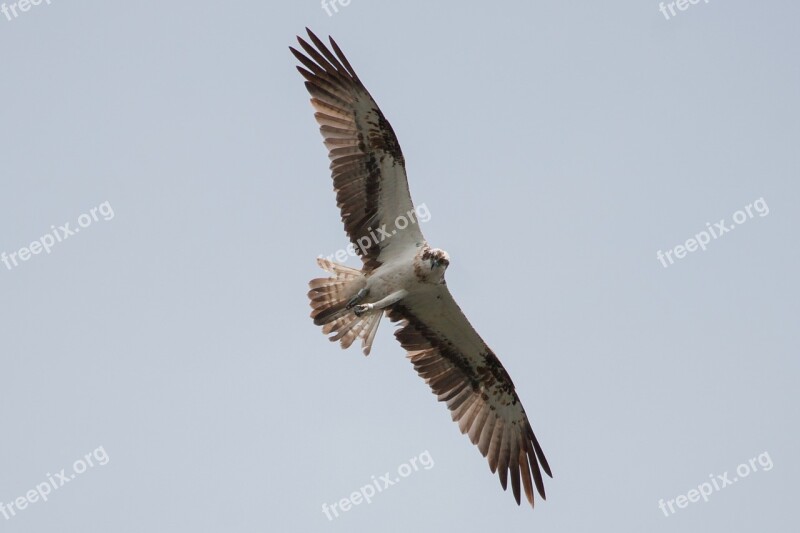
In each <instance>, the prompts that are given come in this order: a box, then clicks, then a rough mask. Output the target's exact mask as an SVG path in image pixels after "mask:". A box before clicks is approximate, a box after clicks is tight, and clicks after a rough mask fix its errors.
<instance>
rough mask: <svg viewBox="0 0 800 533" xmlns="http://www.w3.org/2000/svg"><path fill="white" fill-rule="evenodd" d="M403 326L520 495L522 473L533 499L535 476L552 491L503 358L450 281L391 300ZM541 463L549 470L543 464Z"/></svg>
mask: <svg viewBox="0 0 800 533" xmlns="http://www.w3.org/2000/svg"><path fill="white" fill-rule="evenodd" d="M388 316H389V318H390V319H391V320H392V321H401V322H402V323H401V327H400V329H398V330H397V331H396V332H395V336H396V337H397V340H399V341H400V344H401V345H402V346H403V348H405V349H406V350H407V351H408V358H409V359H411V362H412V363H413V364H414V368H415V369H416V371H417V372H418V373H419V375H420V376H421V377H422V378H423V379H425V382H426V383H427V384H428V385H430V387H431V389H432V390H433V392H434V394H436V395H437V396H438V398H439V401H441V402H446V403H447V407H448V409H450V411H451V415H452V417H453V420H454V421H456V422H458V427H459V429H460V430H461V433H467V434H468V435H469V438H470V440H471V441H472V443H473V444H476V445H477V446H478V449H479V450H480V452H481V454H483V456H484V457H487V458H488V460H489V468H491V470H492V472H495V471H496V472H497V473H498V475H499V476H500V483H501V484H502V486H503V490H505V489H506V487H507V483H508V475H509V474H510V475H511V487H512V490H513V492H514V498H515V499H516V500H517V504H519V503H520V478H521V479H522V486H523V487H524V489H525V496H526V497H527V499H528V502H530V504H531V506H533V489H532V484H531V478H533V484H535V485H536V489H537V490H538V492H539V494H540V495H541V497H542V498H543V499H544V497H545V492H544V483H543V481H542V474H541V470H544V471H545V472H546V473H547V475H548V476H550V477H552V474H551V473H550V467H549V466H548V464H547V459H545V457H544V453H543V452H542V449H541V447H540V446H539V443H538V442H537V440H536V437H535V436H534V434H533V429H532V428H531V424H530V422H529V421H528V417H527V415H526V414H525V409H523V407H522V403H520V400H519V397H518V396H517V393H516V391H515V390H514V384H513V383H512V381H511V378H510V377H509V375H508V373H507V372H506V370H505V368H503V365H502V364H500V361H499V360H498V359H497V357H496V356H495V355H494V353H493V352H492V350H490V349H489V347H488V346H486V343H485V342H483V339H481V338H480V336H479V335H478V333H477V332H476V331H475V330H474V329H473V328H472V326H471V325H470V323H469V321H468V320H467V317H465V316H464V313H463V312H462V311H461V309H460V308H459V307H458V304H456V302H455V300H454V299H453V297H452V296H451V294H450V291H449V290H448V289H447V286H446V285H444V284H441V285H436V286H435V288H434V289H433V293H430V292H429V293H427V294H424V295H411V296H408V297H406V298H405V299H403V300H402V301H401V302H400V303H398V304H396V305H395V306H394V307H392V308H391V310H390V311H389V314H388ZM540 465H541V470H540V468H539V467H540Z"/></svg>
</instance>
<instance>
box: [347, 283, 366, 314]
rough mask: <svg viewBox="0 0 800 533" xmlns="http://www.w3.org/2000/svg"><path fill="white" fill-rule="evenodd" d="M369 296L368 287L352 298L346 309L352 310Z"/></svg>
mask: <svg viewBox="0 0 800 533" xmlns="http://www.w3.org/2000/svg"><path fill="white" fill-rule="evenodd" d="M367 294H369V291H368V290H367V288H366V287H364V288H363V289H361V290H360V291H358V292H357V293H356V295H355V296H353V297H352V298H350V300H349V301H348V302H347V307H346V308H347V309H351V308H352V307H353V306H354V305H356V304H357V303H358V302H360V301H361V300H363V299H364V298H366V296H367Z"/></svg>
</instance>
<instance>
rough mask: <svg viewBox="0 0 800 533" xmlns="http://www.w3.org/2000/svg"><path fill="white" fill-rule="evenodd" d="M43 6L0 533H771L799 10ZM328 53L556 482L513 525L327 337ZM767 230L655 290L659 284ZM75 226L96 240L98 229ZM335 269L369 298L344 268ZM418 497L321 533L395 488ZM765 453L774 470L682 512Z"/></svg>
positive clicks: (20, 108) (791, 440) (334, 215)
mask: <svg viewBox="0 0 800 533" xmlns="http://www.w3.org/2000/svg"><path fill="white" fill-rule="evenodd" d="M339 9H340V10H339V12H338V13H337V14H335V15H334V16H328V15H327V14H326V13H325V11H324V10H323V9H322V7H321V5H320V3H319V2H317V1H316V0H315V1H308V2H305V1H304V2H255V1H245V2H235V3H220V2H207V1H203V0H200V1H197V0H195V1H193V2H188V1H176V2H169V3H158V4H135V3H130V2H127V3H123V2H98V1H88V2H64V1H60V0H52V2H51V4H50V5H47V4H46V3H42V4H40V5H39V6H32V7H31V8H30V10H28V11H26V12H22V13H20V16H19V17H18V18H16V19H12V20H7V18H6V17H5V16H3V15H2V14H0V49H2V50H3V51H4V53H3V54H2V59H1V60H0V68H1V69H2V76H0V96H2V99H1V100H0V123H2V124H3V128H2V129H0V168H2V170H0V175H1V176H2V185H3V191H4V194H2V195H0V227H2V228H4V230H3V231H2V232H1V233H0V252H5V253H7V254H8V253H12V252H19V250H20V249H21V248H23V247H28V246H29V245H30V243H31V242H33V241H34V240H37V239H39V238H40V237H41V236H43V235H44V234H46V233H49V232H52V231H55V229H53V228H51V226H56V227H58V226H61V225H63V224H64V223H66V222H70V223H71V227H73V228H74V227H75V226H76V225H78V220H79V217H80V216H81V215H82V214H84V213H90V211H91V209H92V208H97V207H98V206H100V205H101V204H103V203H104V202H108V204H109V205H110V206H112V208H113V212H114V216H113V218H111V219H109V220H105V219H104V218H103V217H102V216H100V217H99V218H98V220H97V221H93V223H91V224H89V225H87V226H86V227H85V228H81V231H80V233H78V234H76V235H73V236H70V237H69V238H68V239H67V240H64V241H63V242H60V243H57V244H56V245H55V246H53V247H52V250H51V253H50V254H46V253H40V254H37V255H32V256H31V257H30V258H29V259H28V260H27V261H24V262H22V263H20V264H19V265H18V266H17V267H14V268H12V269H10V270H9V269H8V268H6V267H5V266H4V265H3V264H2V263H0V293H2V302H3V305H0V323H2V331H3V343H2V349H0V351H1V352H2V367H1V368H0V420H2V434H3V438H2V439H0V480H2V481H1V482H0V502H2V503H5V504H8V503H9V502H13V501H14V500H15V499H16V498H18V497H20V496H24V495H25V494H26V493H27V491H28V490H30V489H33V488H35V487H36V485H37V484H40V483H42V482H45V481H46V480H47V477H48V476H49V475H53V474H55V473H56V472H58V471H60V470H61V469H62V468H65V469H67V473H69V472H70V471H71V469H72V465H73V462H75V461H76V460H78V459H81V458H85V456H86V455H87V454H92V453H93V451H95V450H97V449H98V448H99V447H102V448H103V450H104V451H105V453H107V457H108V461H107V464H105V465H96V466H94V467H91V468H88V470H86V472H84V473H82V474H80V475H78V476H76V478H75V479H74V480H72V481H70V482H69V484H68V485H65V486H63V487H61V488H59V489H57V490H55V491H53V493H52V494H51V495H50V497H49V500H48V501H47V502H41V501H39V502H36V503H33V504H30V506H28V507H27V508H26V509H24V510H22V511H20V512H18V514H17V516H13V517H12V518H11V519H10V520H5V519H4V518H3V516H2V514H0V531H9V532H28V531H46V530H49V529H55V528H59V529H62V530H66V531H82V532H95V531H96V532H107V531H114V532H118V533H124V532H140V531H150V532H183V531H186V532H189V531H191V532H198V531H209V532H216V531H236V532H249V531H252V532H263V531H319V532H326V531H330V532H334V531H347V532H348V533H352V532H361V531H364V532H366V531H370V532H375V531H481V530H492V531H495V530H496V531H512V530H514V531H516V530H522V529H523V528H524V529H525V530H536V531H590V530H591V531H609V532H611V531H613V532H615V533H618V532H640V531H651V532H662V531H663V532H668V531H681V532H683V531H704V532H708V531H720V532H721V531H725V532H731V531H742V532H744V531H756V530H758V531H786V530H787V529H788V528H790V527H791V526H790V524H794V523H796V519H795V517H794V513H793V511H794V508H795V500H796V497H797V494H798V489H797V485H796V480H797V479H798V478H800V462H799V461H798V459H797V450H798V448H800V438H798V437H799V434H798V430H797V424H796V420H797V417H796V413H795V408H796V405H797V403H798V392H797V385H796V382H797V376H798V370H799V368H798V367H799V366H800V364H799V363H798V358H797V354H798V344H799V343H798V340H799V339H798V327H797V323H798V317H799V315H800V313H799V311H800V309H798V282H797V271H798V267H800V264H799V263H800V255H799V254H798V249H797V228H798V222H800V220H798V209H797V206H798V202H800V197H799V196H800V187H798V174H799V173H800V157H799V156H798V154H799V152H798V141H799V140H800V105H798V94H800V67H799V66H798V60H797V51H798V45H800V37H798V33H797V29H796V26H797V20H798V18H800V6H799V5H798V4H797V3H796V2H789V1H788V0H782V1H776V2H769V3H764V4H758V3H754V2H751V1H744V0H732V1H727V2H722V1H718V0H711V1H710V2H708V3H705V2H700V3H699V4H696V5H690V7H689V8H688V9H687V10H686V11H682V12H679V13H678V14H677V16H675V17H674V18H672V19H671V20H666V19H665V18H664V16H663V15H662V14H661V13H660V12H659V10H658V2H655V1H650V0H648V1H636V2H634V1H621V2H589V1H581V2H569V3H566V2H533V3H531V2H509V3H507V5H506V7H503V8H499V7H498V5H497V4H496V3H491V2H474V3H468V2H436V3H432V2H422V1H418V0H407V1H403V2H366V1H364V0H352V2H351V3H350V4H349V5H348V6H346V7H340V8H339ZM305 26H309V27H311V28H312V29H314V30H315V31H316V32H317V33H318V34H320V35H324V36H327V35H328V34H332V35H333V36H334V37H335V38H336V39H337V42H338V43H339V44H340V45H341V47H342V48H343V49H344V51H345V52H346V54H347V55H348V57H349V59H350V61H351V63H352V64H353V66H354V67H355V69H356V70H357V72H358V73H359V76H360V77H361V79H362V80H363V81H364V83H365V84H366V86H367V88H368V89H369V90H370V92H371V93H372V94H373V95H374V96H375V97H376V99H377V100H378V103H379V104H380V105H381V108H382V110H383V112H384V113H385V115H386V116H387V118H388V119H389V121H390V122H391V123H392V125H393V126H394V129H395V131H396V132H397V135H398V137H399V139H400V143H401V145H402V148H403V151H404V154H405V156H406V160H407V168H408V172H409V176H410V185H411V189H412V194H413V197H414V199H415V201H416V202H418V203H423V202H424V203H425V205H426V206H427V208H428V210H429V211H430V215H431V216H430V220H429V221H427V222H426V223H425V224H423V225H422V230H423V232H424V233H425V235H426V237H427V239H428V240H429V242H430V243H431V244H432V245H434V246H437V247H441V248H443V249H445V250H447V251H448V252H449V254H450V257H451V265H450V268H449V270H448V272H447V280H448V285H449V287H450V289H451V291H452V292H453V294H454V295H455V297H456V299H457V300H458V302H459V304H460V305H461V307H462V309H463V310H464V311H465V313H466V314H467V315H468V316H469V318H470V320H471V321H472V323H473V325H474V326H475V327H476V329H477V330H478V331H479V332H480V334H481V335H482V336H483V337H484V339H485V340H486V341H487V342H488V344H489V345H490V346H491V347H492V349H493V350H494V351H495V353H497V355H498V357H499V358H500V359H501V361H502V362H503V363H504V365H505V367H506V368H507V370H508V371H509V373H510V374H511V376H512V377H513V379H514V382H515V384H516V385H517V389H518V392H519V395H520V397H521V399H522V401H523V403H524V404H525V407H526V410H527V412H528V414H529V416H530V417H531V420H532V423H533V426H534V429H535V431H536V434H537V436H538V437H539V440H540V442H541V444H542V446H543V448H544V451H545V453H546V455H547V458H548V460H549V462H550V465H551V466H552V469H553V473H554V479H552V480H551V479H547V480H546V488H547V494H548V500H547V501H546V502H541V501H537V506H536V509H535V510H533V511H532V510H531V509H530V508H527V507H524V506H523V507H519V508H518V507H517V506H516V505H515V503H514V501H513V497H512V495H511V494H510V492H509V493H503V491H502V489H501V487H500V484H499V482H498V480H497V477H496V476H495V475H492V474H491V473H490V472H489V468H488V465H487V464H486V461H485V460H484V459H483V458H482V457H481V456H480V454H479V452H478V451H477V449H476V448H475V447H474V446H473V445H472V444H470V442H469V440H468V439H467V438H466V437H464V436H462V435H461V434H460V433H459V431H458V428H457V426H456V425H455V424H454V423H452V422H451V420H450V415H449V413H448V412H447V410H446V408H445V406H444V405H443V404H440V403H437V401H436V398H435V397H434V396H433V395H432V394H431V393H430V391H429V389H428V387H427V386H426V385H425V384H424V382H423V381H422V380H421V379H420V378H419V377H418V376H417V375H416V374H415V372H414V370H413V368H412V366H411V364H410V363H409V362H408V361H407V360H406V358H405V354H404V352H403V350H402V349H401V348H400V346H399V345H398V344H397V342H396V341H395V340H394V338H393V336H392V335H391V331H392V327H391V326H390V325H389V324H388V322H387V323H384V324H382V325H381V328H380V330H379V331H378V336H377V339H376V342H375V345H374V347H373V350H372V355H370V356H369V358H365V357H364V356H363V355H361V353H360V351H359V350H358V349H357V348H352V349H350V350H348V351H342V350H341V349H340V348H339V347H338V345H335V344H333V343H330V342H328V341H327V340H326V339H325V337H324V336H323V335H322V334H321V332H320V331H319V328H318V327H315V326H314V325H313V324H312V322H311V320H310V319H309V318H308V313H309V308H308V302H307V298H306V295H305V293H306V291H307V282H308V280H309V279H311V278H313V277H319V276H320V275H322V274H323V273H322V272H321V271H320V270H319V269H318V268H317V266H316V264H315V257H316V256H317V255H320V254H329V253H331V252H335V251H336V250H338V249H340V248H342V247H344V246H345V245H346V244H347V241H346V239H345V236H344V232H343V230H342V227H341V224H340V222H339V215H338V212H337V209H336V205H335V199H334V194H333V192H332V190H331V181H330V177H329V173H328V170H327V168H328V162H327V158H326V156H325V150H324V148H323V147H322V143H321V140H320V137H319V133H318V132H317V126H316V124H315V122H314V120H313V116H312V115H313V110H312V108H311V106H310V105H309V103H308V95H307V93H306V91H305V88H304V87H303V84H302V79H301V77H300V76H299V74H297V72H296V71H295V68H294V65H295V63H296V61H295V60H294V58H293V57H292V56H291V55H290V53H289V51H288V48H287V47H288V46H289V45H290V44H293V42H294V36H295V35H296V34H298V33H301V32H303V28H304V27H305ZM760 198H763V199H764V201H765V202H766V204H767V205H768V206H769V214H768V215H767V216H764V217H759V216H756V217H754V218H753V219H752V220H749V221H748V222H747V223H745V224H743V225H742V226H741V227H737V229H736V231H733V232H729V233H726V234H725V235H724V236H722V237H720V238H719V239H715V240H713V241H712V242H711V243H710V244H709V246H708V249H707V250H706V251H699V250H698V251H695V252H692V253H689V254H688V255H687V256H686V257H684V258H683V259H680V260H678V261H677V262H676V263H675V264H674V265H672V266H670V267H669V268H664V267H663V266H662V265H661V263H660V262H659V261H658V259H657V257H656V252H657V251H658V250H664V251H666V250H668V249H671V248H672V247H674V246H675V245H678V244H682V243H684V242H685V241H686V240H687V239H689V238H691V237H693V236H694V235H695V234H697V233H698V232H699V231H702V230H704V229H705V228H706V227H707V226H706V223H708V222H710V223H712V224H713V223H715V222H717V221H719V220H721V219H729V220H730V219H731V217H732V216H733V214H734V213H735V212H736V211H737V210H740V209H743V208H744V207H745V206H747V205H748V204H752V203H753V202H755V201H756V200H758V199H760ZM83 220H84V221H85V220H86V219H85V218H84V219H83ZM349 263H350V264H353V265H355V264H357V263H356V262H355V261H353V260H351V261H350V262H349ZM426 451H427V452H428V454H429V456H430V457H431V458H432V460H433V465H434V466H432V467H431V468H430V469H420V470H419V471H417V472H413V473H412V474H410V475H409V476H408V477H407V478H405V479H403V480H402V481H401V482H399V483H397V484H396V485H395V486H392V487H391V488H390V490H389V489H387V490H386V492H382V493H380V494H378V495H377V496H376V497H375V498H374V499H373V501H372V503H370V504H361V505H358V506H356V507H354V508H352V509H351V510H349V511H348V512H346V513H345V514H344V515H342V516H341V517H339V518H337V519H335V520H332V521H329V520H328V519H327V518H326V517H325V515H324V514H323V512H322V504H323V503H327V504H329V505H330V504H331V503H334V502H337V501H339V500H340V499H341V498H344V497H347V496H349V494H350V493H351V492H353V491H355V490H358V489H359V487H361V486H363V485H365V484H368V483H370V482H371V479H372V476H375V477H376V478H378V477H380V476H382V475H384V473H385V472H388V471H392V472H394V471H396V469H397V468H398V467H399V466H400V465H403V464H405V463H407V462H408V461H409V460H410V459H411V458H414V457H417V458H418V457H419V456H420V454H422V453H424V452H426ZM763 452H768V454H769V457H770V458H771V460H772V462H773V464H774V467H773V468H772V469H771V470H769V471H763V470H762V471H758V472H756V473H753V474H751V475H750V476H749V477H747V479H743V480H740V481H738V482H737V483H735V484H734V485H732V486H728V487H725V488H724V489H722V490H720V491H718V492H715V493H714V494H713V495H711V497H710V499H709V502H708V503H705V502H702V501H700V502H698V503H691V504H689V505H688V507H686V508H684V509H680V510H679V511H678V512H677V513H675V514H674V515H672V516H669V517H665V516H664V514H663V513H662V511H660V510H659V508H658V501H659V499H665V500H668V499H675V498H676V497H677V496H679V495H681V494H684V495H685V494H687V492H688V491H689V490H690V489H693V488H697V487H698V485H700V484H702V483H704V482H706V481H707V480H709V474H714V475H718V474H723V473H724V472H725V471H729V472H731V473H733V472H734V471H735V470H736V467H737V465H739V464H740V463H746V462H748V461H749V459H751V458H754V457H757V456H758V455H759V454H761V453H763Z"/></svg>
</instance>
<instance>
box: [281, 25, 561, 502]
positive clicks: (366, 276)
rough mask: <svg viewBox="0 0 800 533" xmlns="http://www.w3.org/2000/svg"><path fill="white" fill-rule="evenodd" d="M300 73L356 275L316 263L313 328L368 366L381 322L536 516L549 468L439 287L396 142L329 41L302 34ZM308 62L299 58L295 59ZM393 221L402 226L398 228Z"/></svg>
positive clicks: (436, 258) (494, 368) (503, 383)
mask: <svg viewBox="0 0 800 533" xmlns="http://www.w3.org/2000/svg"><path fill="white" fill-rule="evenodd" d="M306 31H307V32H308V39H309V40H310V43H309V42H308V41H306V40H304V39H303V38H301V37H298V38H297V41H298V43H299V44H300V48H302V50H303V51H302V52H301V51H299V50H297V49H295V48H293V47H289V49H290V50H291V52H292V54H294V56H295V57H296V58H297V60H298V61H299V62H300V64H301V65H302V66H297V70H298V71H300V74H302V75H303V77H304V78H305V79H306V82H305V85H306V88H307V89H308V92H309V93H310V94H311V104H312V105H313V107H314V109H315V110H316V112H315V113H314V118H316V120H317V123H319V127H320V132H321V133H322V137H323V139H324V143H325V146H326V148H327V149H328V157H329V159H330V169H331V173H332V176H333V188H334V191H335V192H336V202H337V205H338V206H339V208H340V210H341V216H342V222H343V223H344V229H345V231H346V232H347V235H348V237H349V238H350V241H351V243H352V247H353V249H354V250H355V251H356V252H357V253H358V254H359V255H360V256H361V260H362V262H363V265H362V268H361V269H360V270H359V269H354V268H350V267H347V266H344V265H341V264H338V263H334V262H333V261H331V260H328V259H324V258H319V259H317V263H318V264H319V266H320V267H321V268H322V269H323V270H325V271H327V272H329V273H330V274H332V275H331V276H329V277H327V278H318V279H313V280H311V281H310V282H309V287H310V290H309V292H308V297H309V299H310V300H311V308H312V311H311V318H313V320H314V324H316V325H318V326H322V331H323V333H324V334H326V335H330V340H332V341H339V342H340V343H341V346H342V348H349V347H350V345H351V344H352V343H353V342H354V341H356V340H357V339H361V344H362V351H363V352H364V354H365V355H368V354H369V352H370V349H371V348H372V342H373V340H374V338H375V332H376V331H377V329H378V324H379V323H380V321H381V318H382V317H383V316H384V314H385V315H386V316H387V317H388V318H389V320H391V321H392V322H398V323H399V328H398V329H397V330H396V331H395V337H397V340H398V341H400V345H401V346H402V347H403V348H404V349H405V350H406V351H407V352H408V354H407V355H408V358H409V359H410V360H411V362H412V364H413V365H414V369H415V370H416V371H417V373H419V375H420V376H421V377H422V378H423V379H424V380H425V382H426V383H427V384H428V385H429V386H430V387H431V389H432V390H433V393H434V394H436V395H437V397H438V399H439V401H442V402H445V403H446V404H447V407H448V409H449V410H450V412H451V416H452V418H453V420H454V421H455V422H457V423H458V427H459V429H460V430H461V432H462V433H466V434H468V435H469V438H470V440H471V441H472V443H473V444H475V445H477V446H478V449H479V450H480V452H481V454H482V455H483V456H484V457H486V458H487V459H488V460H489V468H490V469H491V471H492V472H497V473H498V475H499V477H500V483H501V485H502V486H503V490H506V488H507V486H508V478H509V477H510V478H511V488H512V492H513V493H514V498H515V499H516V501H517V504H519V503H520V480H521V482H522V488H523V489H524V491H525V496H526V498H527V500H528V502H529V503H530V504H531V506H533V503H534V494H533V485H536V490H537V491H538V492H539V495H540V496H541V497H542V499H544V498H545V491H544V483H543V481H542V473H541V472H542V470H543V471H544V472H545V473H546V474H547V475H548V476H550V477H552V473H551V472H550V467H549V465H548V464H547V459H545V457H544V453H543V452H542V448H541V447H540V446H539V442H538V441H537V440H536V436H535V435H534V434H533V429H532V428H531V424H530V421H529V420H528V417H527V415H526V414H525V409H523V407H522V403H521V402H520V399H519V396H517V393H516V391H515V388H514V383H513V382H512V381H511V377H510V376H509V375H508V373H507V372H506V370H505V368H503V365H502V364H501V363H500V360H499V359H498V358H497V356H496V355H495V354H494V352H492V350H491V349H490V348H489V347H488V346H487V345H486V343H485V342H484V341H483V339H481V337H480V336H479V335H478V333H477V332H476V331H475V330H474V329H473V327H472V326H471V325H470V323H469V321H468V320H467V317H466V316H464V313H463V312H462V311H461V309H460V308H459V307H458V304H456V302H455V300H454V299H453V297H452V296H451V294H450V291H449V290H448V288H447V285H446V284H445V280H444V273H445V270H446V269H447V267H448V265H449V264H450V258H449V256H448V255H447V252H445V251H444V250H440V249H437V248H432V247H431V246H429V245H428V243H427V242H426V241H425V238H424V237H423V236H422V232H421V231H420V228H419V225H418V224H416V223H409V221H408V219H409V218H412V220H413V214H414V212H415V208H414V204H413V202H412V201H411V194H410V193H409V189H408V180H407V177H406V169H405V160H404V158H403V153H402V151H401V150H400V144H399V143H398V142H397V137H396V136H395V134H394V131H393V130H392V127H391V126H390V125H389V122H388V121H387V120H386V118H385V117H384V116H383V113H382V112H381V110H380V109H379V108H378V105H377V104H376V103H375V100H374V99H373V98H372V96H371V95H370V94H369V92H367V89H366V88H365V87H364V85H363V84H362V83H361V80H359V78H358V76H357V75H356V73H355V70H353V67H352V66H351V65H350V63H349V62H348V61H347V58H346V57H345V56H344V54H343V53H342V51H341V49H340V48H339V46H338V45H337V44H336V42H335V41H334V40H333V39H332V38H330V48H328V46H326V44H325V43H324V42H322V40H320V39H319V38H318V37H317V36H316V35H314V33H312V32H311V30H309V29H308V28H306ZM304 52H305V53H304ZM402 220H405V222H403V223H401V221H402Z"/></svg>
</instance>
